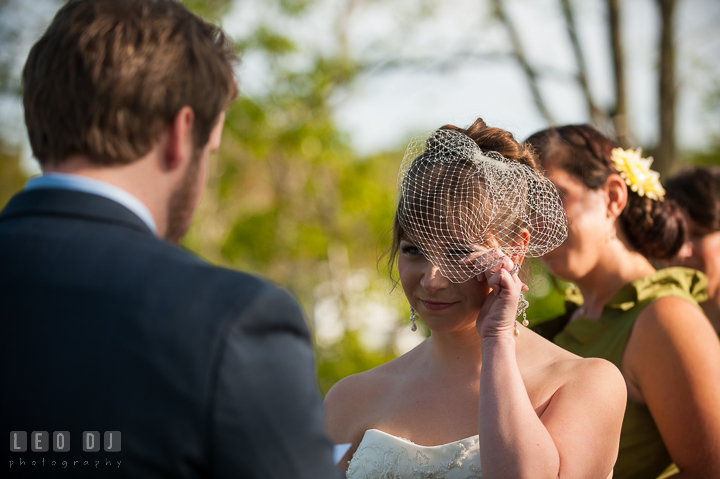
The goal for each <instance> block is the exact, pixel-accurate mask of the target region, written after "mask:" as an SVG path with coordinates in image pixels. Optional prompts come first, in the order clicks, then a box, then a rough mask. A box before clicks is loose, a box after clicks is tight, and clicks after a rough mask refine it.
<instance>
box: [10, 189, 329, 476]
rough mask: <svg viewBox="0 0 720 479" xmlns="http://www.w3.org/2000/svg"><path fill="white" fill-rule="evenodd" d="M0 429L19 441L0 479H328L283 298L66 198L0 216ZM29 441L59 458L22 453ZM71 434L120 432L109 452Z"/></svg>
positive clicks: (100, 201) (42, 199)
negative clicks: (113, 478) (62, 434)
mask: <svg viewBox="0 0 720 479" xmlns="http://www.w3.org/2000/svg"><path fill="white" fill-rule="evenodd" d="M0 423H1V424H2V426H3V427H2V429H3V430H4V431H3V435H4V436H5V437H6V438H7V437H8V434H10V433H11V432H18V431H20V432H25V433H26V435H27V439H26V445H27V451H26V452H12V451H11V450H10V449H12V447H13V442H12V440H13V436H12V435H10V439H11V443H10V448H7V447H5V448H3V449H4V451H5V453H4V454H5V455H6V461H5V463H4V464H3V465H2V466H1V467H2V468H3V469H4V470H5V473H3V474H2V475H3V477H15V476H30V477H61V476H63V475H67V476H70V477H78V476H81V475H85V476H87V477H106V476H109V475H116V474H118V473H119V474H120V475H121V476H122V477H132V478H151V477H153V478H154V477H174V478H195V477H228V478H229V477H232V478H234V479H240V478H263V479H269V478H278V479H280V478H282V479H294V478H308V479H320V478H326V477H337V471H336V470H335V468H334V467H333V465H332V459H331V445H330V443H329V441H328V439H327V438H326V437H325V435H324V433H323V430H322V410H321V400H320V397H319V394H318V391H317V387H316V381H315V374H314V365H313V354H312V350H311V345H310V339H309V335H308V330H307V328H306V325H305V322H304V320H303V316H302V313H301V311H300V309H299V307H298V306H297V305H296V303H295V302H294V301H293V300H292V299H291V298H290V297H289V295H288V294H287V293H285V292H284V291H283V290H281V289H279V288H277V287H274V286H272V285H270V284H269V283H267V282H266V281H263V280H261V279H258V278H256V277H253V276H250V275H247V274H243V273H239V272H236V271H231V270H228V269H222V268H217V267H213V266H210V265H208V264H207V263H205V262H203V261H201V260H199V259H197V258H196V257H194V256H192V255H191V254H188V253H187V252H184V251H182V250H181V249H179V248H177V247H175V246H173V245H171V244H168V243H166V242H164V241H162V240H159V239H157V238H155V237H154V236H153V234H152V233H151V231H150V230H149V229H148V228H147V226H146V225H145V224H144V223H143V222H142V221H141V220H140V219H139V218H138V217H137V216H135V215H134V214H133V213H131V212H130V211H129V210H128V209H126V208H125V207H123V206H121V205H119V204H118V203H115V202H113V201H111V200H109V199H106V198H103V197H100V196H95V195H91V194H87V193H81V192H75V191H67V190H51V189H41V190H33V191H26V192H22V193H20V194H18V195H17V196H15V197H14V198H13V199H12V200H11V201H10V202H9V203H8V205H7V207H6V208H5V209H4V210H3V211H2V213H1V214H0ZM33 431H47V432H48V436H47V437H48V438H49V440H48V442H49V443H52V442H53V438H54V437H55V436H54V435H53V433H54V432H59V431H68V432H69V447H70V450H69V451H68V452H54V451H53V446H55V444H47V443H43V439H42V438H43V436H40V438H41V439H40V446H41V448H42V447H43V446H44V447H49V451H46V452H33V451H31V448H32V446H33V445H34V444H33V438H34V437H35V436H34V435H32V432H33ZM84 431H97V432H99V433H100V436H94V437H98V438H104V433H105V432H107V431H119V432H120V436H119V439H120V452H106V451H105V450H104V447H105V446H107V444H103V443H102V441H98V444H96V448H97V447H99V449H100V450H99V451H98V452H84V451H83V432H84ZM16 438H17V437H16ZM21 439H22V438H21ZM116 441H117V439H116ZM20 445H21V444H19V446H20ZM32 461H35V463H34V465H33V464H32ZM53 461H55V465H52V462H53ZM85 461H88V462H87V463H86V462H85ZM11 462H12V463H13V464H12V465H10V463H11ZM41 462H42V465H41ZM73 462H75V464H73ZM118 463H119V466H118ZM9 465H10V467H8V466H9ZM63 465H64V467H63ZM6 474H7V475H6Z"/></svg>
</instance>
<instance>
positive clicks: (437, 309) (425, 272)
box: [398, 239, 490, 332]
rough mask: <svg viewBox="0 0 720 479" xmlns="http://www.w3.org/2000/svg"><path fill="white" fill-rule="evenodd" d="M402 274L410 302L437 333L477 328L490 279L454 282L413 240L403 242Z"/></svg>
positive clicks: (400, 258) (403, 284)
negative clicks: (476, 322) (441, 271)
mask: <svg viewBox="0 0 720 479" xmlns="http://www.w3.org/2000/svg"><path fill="white" fill-rule="evenodd" d="M398 273H399V275H400V282H401V283H402V287H403V290H404V291H405V295H406V296H407V298H408V301H409V302H410V305H411V306H412V307H413V308H414V309H415V311H417V313H418V314H419V315H420V317H421V318H422V319H423V321H424V322H425V324H426V325H427V327H428V328H430V330H432V331H436V332H450V331H459V330H463V329H467V328H469V327H472V328H473V330H474V328H475V321H476V320H477V317H478V314H479V313H480V308H481V307H482V305H483V303H484V302H485V298H486V297H487V295H488V294H489V293H490V288H489V287H488V284H487V281H485V279H484V276H483V275H480V277H481V278H482V279H478V278H477V277H473V278H471V279H469V280H468V281H466V282H464V283H452V282H450V281H449V280H448V279H447V278H446V277H444V276H443V275H442V274H440V271H439V270H438V268H437V266H435V265H434V264H432V263H431V262H430V261H428V260H427V259H426V258H425V256H424V255H423V254H422V252H421V251H420V249H419V248H418V247H417V246H416V245H415V244H414V243H413V242H412V241H410V240H409V239H403V240H401V241H400V254H399V256H398Z"/></svg>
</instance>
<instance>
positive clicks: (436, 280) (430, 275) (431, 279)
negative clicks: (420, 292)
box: [420, 261, 449, 293]
mask: <svg viewBox="0 0 720 479" xmlns="http://www.w3.org/2000/svg"><path fill="white" fill-rule="evenodd" d="M448 283H449V280H448V279H447V278H446V277H445V276H443V275H442V273H440V270H439V269H438V267H437V266H435V265H434V264H432V263H431V262H429V261H428V262H427V266H426V267H425V270H424V271H423V276H422V279H421V280H420V285H421V286H422V287H423V289H425V291H427V292H428V293H433V292H435V291H438V290H440V289H443V288H446V287H447V285H448Z"/></svg>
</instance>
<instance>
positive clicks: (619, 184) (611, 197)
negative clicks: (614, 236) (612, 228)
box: [603, 174, 628, 219]
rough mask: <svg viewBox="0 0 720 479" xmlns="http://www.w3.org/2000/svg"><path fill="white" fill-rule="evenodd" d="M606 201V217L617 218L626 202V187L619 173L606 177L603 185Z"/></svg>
mask: <svg viewBox="0 0 720 479" xmlns="http://www.w3.org/2000/svg"><path fill="white" fill-rule="evenodd" d="M603 190H604V191H605V197H606V203H607V215H608V217H612V218H613V219H614V218H617V217H618V216H620V214H621V213H622V212H623V210H624V209H625V205H626V204H627V202H628V188H627V185H626V184H625V180H623V179H622V178H621V177H620V175H616V174H612V175H610V176H608V177H607V180H605V184H604V185H603Z"/></svg>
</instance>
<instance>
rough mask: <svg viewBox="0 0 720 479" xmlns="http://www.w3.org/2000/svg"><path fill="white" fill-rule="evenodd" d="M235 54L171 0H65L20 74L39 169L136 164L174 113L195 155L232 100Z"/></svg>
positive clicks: (215, 31) (219, 32)
mask: <svg viewBox="0 0 720 479" xmlns="http://www.w3.org/2000/svg"><path fill="white" fill-rule="evenodd" d="M236 61H237V55H236V54H235V52H234V49H233V46H232V43H231V42H230V40H229V39H228V38H227V37H226V36H225V35H224V34H223V32H222V30H220V28H218V27H216V26H214V25H212V24H210V23H207V22H205V21H204V20H202V19H201V18H199V17H197V16H196V15H194V14H193V13H191V12H190V11H188V10H187V9H186V8H185V7H184V6H183V5H181V4H180V3H179V2H177V1H175V0H123V1H117V0H70V1H69V2H68V3H67V4H66V5H65V6H63V7H62V8H61V9H60V10H59V11H58V12H57V14H56V15H55V18H54V19H53V21H52V23H51V24H50V26H49V27H48V29H47V30H46V31H45V33H44V34H43V36H42V37H41V38H40V40H38V42H37V43H36V44H35V45H34V46H33V47H32V49H31V50H30V54H29V56H28V59H27V62H26V63H25V67H24V69H23V75H22V76H23V104H24V107H25V123H26V125H27V129H28V134H29V136H30V145H31V146H32V150H33V154H34V155H35V157H36V158H37V159H38V161H39V162H40V164H42V165H46V164H49V163H52V162H60V161H62V160H64V159H65V158H67V157H68V156H70V155H74V154H81V155H85V156H87V157H89V159H90V160H91V161H93V162H94V163H96V164H98V165H103V166H110V165H118V164H127V163H131V162H132V161H134V160H136V159H137V158H140V157H142V156H144V155H145V154H146V153H147V152H148V151H149V150H150V148H151V147H152V144H153V143H154V142H155V141H156V140H157V138H158V137H159V135H160V134H161V132H162V130H163V129H164V128H165V127H166V126H167V125H168V124H169V123H170V122H171V121H172V119H173V118H174V116H175V115H176V114H177V112H178V111H179V110H180V108H182V107H183V106H189V107H191V108H192V109H193V112H194V122H193V130H192V135H193V141H194V145H195V148H198V149H199V148H202V147H203V146H204V145H205V144H206V143H207V142H208V139H209V137H210V132H211V131H212V128H213V127H214V126H215V123H216V121H217V118H218V116H219V115H220V113H221V112H222V111H223V110H224V109H225V108H227V107H228V105H229V104H230V102H231V101H232V100H234V99H235V97H236V96H237V86H236V84H235V78H234V68H233V67H234V64H235V62H236Z"/></svg>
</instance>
